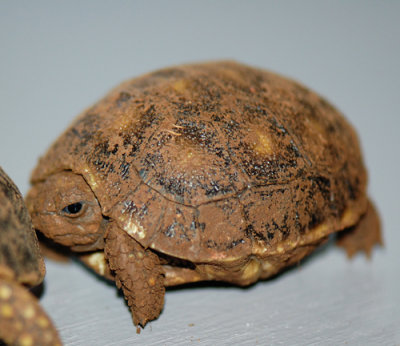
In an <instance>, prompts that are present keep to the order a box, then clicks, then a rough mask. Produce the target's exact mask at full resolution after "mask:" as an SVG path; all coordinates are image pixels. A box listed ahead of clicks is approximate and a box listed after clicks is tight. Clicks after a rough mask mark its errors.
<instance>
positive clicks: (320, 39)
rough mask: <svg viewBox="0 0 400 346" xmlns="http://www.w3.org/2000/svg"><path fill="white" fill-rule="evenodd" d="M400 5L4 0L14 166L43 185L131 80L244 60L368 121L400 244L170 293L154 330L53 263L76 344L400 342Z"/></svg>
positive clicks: (53, 310) (55, 288)
mask: <svg viewBox="0 0 400 346" xmlns="http://www.w3.org/2000/svg"><path fill="white" fill-rule="evenodd" d="M399 15H400V3H399V2H394V1H393V2H390V1H387V2H383V1H375V2H371V1H347V2H328V1H301V2H300V1H291V2H277V1H276V2H268V1H248V2H240V1H218V2H215V1H202V2H189V1H168V2H167V1H165V2H164V1H159V2H154V1H146V2H144V1H143V2H133V1H131V2H128V1H115V2H113V3H112V2H108V1H86V2H84V3H81V2H57V3H55V2H53V1H34V2H33V1H18V2H12V1H2V2H0V76H1V78H0V117H1V125H0V165H1V166H3V168H4V169H5V170H6V171H7V172H8V174H9V175H10V176H11V177H12V178H13V179H14V180H15V182H16V183H17V184H18V185H19V187H20V188H21V190H22V192H26V191H27V189H28V186H29V185H28V179H29V173H30V171H31V170H32V169H33V167H34V165H35V163H36V161H37V159H38V157H39V155H41V154H42V153H43V152H44V151H45V149H46V148H47V147H48V145H49V144H50V142H51V141H52V140H54V139H55V138H56V137H57V136H58V134H59V133H60V132H61V131H62V130H63V129H64V128H65V127H66V126H67V125H68V124H69V123H70V122H71V120H72V118H73V116H75V115H76V114H78V113H79V112H80V111H81V110H82V109H84V108H85V107H87V106H89V105H90V104H91V103H93V102H94V101H95V100H97V99H98V98H100V97H101V96H102V95H103V94H104V93H105V92H106V91H107V90H108V89H110V88H111V87H113V86H114V85H116V84H118V83H119V82H120V81H122V80H123V79H126V78H129V77H132V76H135V75H138V74H141V73H143V72H146V71H150V70H153V69H155V68H159V67H164V66H168V65H171V64H178V63H181V62H189V61H199V60H210V59H217V58H234V59H237V60H240V61H243V62H246V63H249V64H254V65H258V66H261V67H265V68H269V69H272V70H275V71H277V72H280V73H283V74H285V75H288V76H291V77H294V78H296V79H298V80H300V81H302V82H303V83H305V84H306V85H308V86H310V87H312V88H313V89H315V90H317V91H318V92H320V93H321V94H323V95H325V96H327V98H328V99H329V100H331V101H332V102H333V103H334V104H336V105H337V106H338V107H339V108H340V109H341V110H342V111H343V112H344V113H345V114H346V115H347V117H348V118H349V119H350V121H351V122H352V123H353V124H354V125H355V127H356V128H357V130H358V132H359V134H360V137H361V139H362V144H363V148H364V152H365V158H366V163H367V166H368V168H369V172H370V191H371V195H372V197H373V199H374V200H375V201H376V203H377V205H378V207H379V210H380V211H381V213H382V219H383V224H384V237H385V242H386V247H385V249H383V250H382V249H381V250H376V251H375V252H374V255H373V259H372V261H368V260H366V259H365V257H363V256H361V255H359V256H357V257H356V258H355V259H354V260H352V261H348V260H347V259H346V257H345V256H344V254H343V253H342V252H341V251H340V250H338V249H336V248H335V247H333V246H327V247H325V248H324V249H322V250H321V251H319V252H318V253H317V254H315V255H314V256H312V258H310V259H309V260H307V261H305V262H304V263H303V264H302V265H301V266H300V267H298V268H294V269H292V270H290V271H287V272H285V273H283V274H282V275H280V276H278V277H276V278H274V279H272V280H269V281H265V282H260V283H258V284H256V285H254V286H252V287H250V288H247V289H241V288H236V287H227V286H202V285H199V286H197V287H190V288H184V289H176V290H168V291H167V294H166V304H165V308H164V311H163V313H162V314H161V316H160V318H159V319H158V320H156V321H154V322H152V323H150V324H149V325H148V326H147V327H146V328H145V329H144V330H143V331H142V332H141V334H140V335H137V334H136V328H134V327H133V325H132V324H131V318H130V314H129V311H128V309H127V307H126V305H125V303H124V301H123V298H122V297H121V296H118V295H117V290H116V289H115V288H114V287H113V286H111V285H108V284H106V283H104V282H103V281H101V280H99V279H97V278H96V277H95V276H93V275H92V274H91V273H89V272H88V271H86V270H85V269H84V268H83V267H82V266H80V265H78V264H76V263H72V264H69V265H64V264H58V263H54V262H48V275H47V277H46V283H45V284H46V285H45V291H44V294H43V295H42V297H41V301H42V304H43V305H44V307H45V308H46V309H47V311H48V312H49V314H50V315H51V316H52V318H53V319H54V321H55V323H56V325H57V327H58V328H59V330H60V334H61V337H62V339H63V341H64V343H65V344H66V345H130V344H133V343H135V344H148V345H175V344H176V345H186V344H194V345H196V344H199V345H211V344H219V345H232V344H243V345H256V344H259V345H262V344H273V345H279V344H284V345H287V344H299V345H312V344H331V345H337V344H351V345H352V344H356V345H366V344H370V345H396V344H397V345H399V344H400V273H399V267H400V255H399V254H400V233H399V224H400V222H399V221H400V217H399V214H400V213H399V211H400V210H399V196H400V187H399V173H400V169H399V168H400V163H399V148H400V140H399V135H398V133H399V130H400V126H399V125H400V121H399V108H400V107H399V91H400V69H399V61H400V44H399V37H400V21H399Z"/></svg>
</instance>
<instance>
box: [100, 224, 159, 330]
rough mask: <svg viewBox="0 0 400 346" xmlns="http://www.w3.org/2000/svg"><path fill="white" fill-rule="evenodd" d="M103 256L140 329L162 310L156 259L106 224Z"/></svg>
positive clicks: (119, 230) (113, 226)
mask: <svg viewBox="0 0 400 346" xmlns="http://www.w3.org/2000/svg"><path fill="white" fill-rule="evenodd" d="M104 253H105V256H106V258H107V260H108V262H109V265H110V269H111V270H112V271H113V272H114V273H115V282H116V285H117V287H118V288H122V291H123V293H124V296H125V299H126V300H127V301H128V305H129V308H130V310H131V313H132V318H133V322H134V323H135V325H141V326H142V327H144V326H145V325H146V323H147V322H148V321H150V320H153V319H155V318H157V317H158V316H159V315H160V312H161V310H162V308H163V306H164V293H165V286H164V276H163V270H162V267H161V265H160V262H159V258H158V256H157V255H156V254H154V253H153V252H152V251H150V250H149V249H144V248H143V247H142V246H141V245H140V244H139V243H138V242H136V241H135V240H134V239H133V238H132V237H130V236H129V235H128V234H126V233H125V232H124V231H123V230H121V229H119V228H118V227H117V226H116V225H115V223H110V226H109V229H108V232H107V234H106V237H105V248H104Z"/></svg>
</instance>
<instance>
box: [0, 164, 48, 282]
mask: <svg viewBox="0 0 400 346" xmlns="http://www.w3.org/2000/svg"><path fill="white" fill-rule="evenodd" d="M45 272H46V269H45V265H44V261H43V257H42V255H41V253H40V250H39V245H38V241H37V238H36V233H35V232H34V230H33V228H32V223H31V218H30V216H29V214H28V211H27V209H26V207H25V204H24V200H23V198H22V196H21V193H20V192H19V190H18V188H17V187H16V186H15V184H14V183H13V181H12V180H11V179H10V178H9V177H8V176H7V175H6V173H5V172H4V171H3V169H2V168H1V167H0V277H9V278H10V279H12V280H14V281H17V282H19V283H21V284H26V285H29V286H35V285H38V284H40V283H41V282H42V281H43V278H44V274H45Z"/></svg>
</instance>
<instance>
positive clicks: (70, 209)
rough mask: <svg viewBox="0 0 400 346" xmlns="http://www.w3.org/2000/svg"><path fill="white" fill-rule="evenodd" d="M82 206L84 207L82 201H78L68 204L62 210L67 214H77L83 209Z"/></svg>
mask: <svg viewBox="0 0 400 346" xmlns="http://www.w3.org/2000/svg"><path fill="white" fill-rule="evenodd" d="M82 208H83V204H82V202H77V203H73V204H70V205H67V206H66V207H65V208H64V209H63V210H62V211H63V212H64V213H65V214H67V215H71V216H75V215H76V214H78V213H79V212H80V211H81V210H82Z"/></svg>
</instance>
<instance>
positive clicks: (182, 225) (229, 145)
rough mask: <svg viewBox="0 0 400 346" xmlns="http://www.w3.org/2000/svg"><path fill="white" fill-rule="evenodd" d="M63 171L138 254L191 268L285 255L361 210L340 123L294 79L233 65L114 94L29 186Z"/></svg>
mask: <svg viewBox="0 0 400 346" xmlns="http://www.w3.org/2000/svg"><path fill="white" fill-rule="evenodd" d="M62 171H72V172H73V173H76V174H79V175H81V176H82V177H83V178H84V179H85V181H86V182H87V183H88V185H89V186H90V189H91V190H92V191H93V193H94V194H95V196H96V198H97V200H98V202H99V204H100V206H101V211H102V214H103V215H104V216H106V217H108V218H110V219H113V220H115V222H117V223H118V225H119V227H120V228H121V229H123V230H125V231H126V232H127V233H128V234H129V235H130V236H132V237H133V238H134V239H136V240H137V241H138V242H139V243H140V244H141V245H142V246H143V247H145V248H151V249H154V250H156V251H158V252H161V253H164V254H167V255H170V256H174V257H178V258H181V259H187V260H190V261H192V262H197V263H200V262H202V263H216V262H224V261H233V260H236V259H239V258H245V257H246V258H247V257H248V256H251V255H257V256H258V257H266V256H270V255H273V254H277V253H282V254H284V253H285V252H287V251H289V250H291V249H294V248H296V247H298V246H302V245H306V244H311V243H316V242H318V241H320V240H321V239H323V238H324V237H326V236H327V235H328V234H330V233H332V232H335V231H338V230H341V229H344V228H345V227H349V226H352V225H354V224H356V223H357V222H358V220H359V219H360V217H361V215H362V214H363V213H365V211H366V208H367V196H366V181H367V176H366V171H365V168H364V165H363V161H362V157H361V153H360V148H359V143H358V139H357V136H356V133H355V131H354V130H353V128H352V127H351V125H350V124H349V123H348V122H347V121H346V120H345V119H344V117H343V116H342V115H341V114H340V113H339V112H338V111H337V110H336V109H335V108H334V107H333V106H332V105H330V104H329V103H328V102H327V101H326V100H324V99H323V98H322V97H320V96H319V95H317V94H316V93H314V92H312V91H310V90H309V89H307V88H306V87H304V86H302V85H301V84H299V83H297V82H294V81H292V80H290V79H287V78H284V77H281V76H279V75H277V74H274V73H271V72H267V71H264V70H260V69H256V68H252V67H248V66H245V65H242V64H239V63H235V62H229V61H228V62H212V63H204V64H195V65H185V66H178V67H172V68H167V69H163V70H159V71H157V72H154V73H150V74H147V75H144V76H142V77H139V78H136V79H133V80H130V81H127V82H125V83H123V84H122V85H120V86H118V87H117V88H115V89H114V90H112V91H111V92H110V93H109V94H107V95H106V96H105V97H104V98H103V99H102V100H100V101H99V102H97V103H96V104H95V105H94V106H92V107H91V108H89V109H88V110H87V111H85V112H84V113H83V114H82V115H80V116H79V117H78V118H77V119H76V120H75V121H74V122H73V124H72V125H71V126H70V127H69V128H68V129H67V130H66V131H65V132H64V133H63V134H62V135H61V136H60V137H59V138H58V139H57V140H56V142H55V143H54V144H53V145H52V146H51V148H50V149H49V150H48V152H47V154H46V155H45V156H44V157H42V158H41V159H40V162H39V165H38V166H37V168H36V169H35V170H34V172H33V175H32V183H33V184H36V183H39V182H41V181H44V180H46V179H47V178H48V177H49V176H51V175H53V174H55V173H57V172H62Z"/></svg>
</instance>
